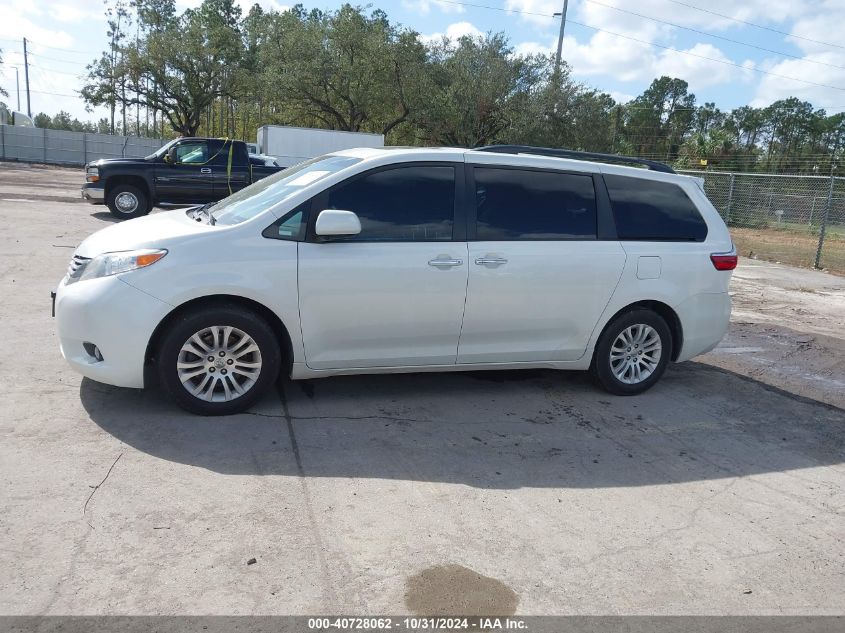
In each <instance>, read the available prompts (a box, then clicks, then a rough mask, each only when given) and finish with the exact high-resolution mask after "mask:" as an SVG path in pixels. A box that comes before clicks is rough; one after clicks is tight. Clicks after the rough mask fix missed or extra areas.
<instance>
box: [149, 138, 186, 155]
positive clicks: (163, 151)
mask: <svg viewBox="0 0 845 633" xmlns="http://www.w3.org/2000/svg"><path fill="white" fill-rule="evenodd" d="M178 140H179V139H178V138H175V139H173V140H172V141H170V142H169V143H165V144H164V145H162V146H161V147H159V148H158V149H157V150H156V151H154V152H153V153H152V154H150V155H149V156H144V160H152V159H153V158H161V157H162V156H164V155H165V154H166V153H167V150H169V149H170V146H171V145H173V144H174V143H175V142H176V141H178Z"/></svg>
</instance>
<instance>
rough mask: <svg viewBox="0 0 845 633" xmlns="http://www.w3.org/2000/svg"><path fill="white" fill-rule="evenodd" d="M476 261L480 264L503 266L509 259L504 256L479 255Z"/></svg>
mask: <svg viewBox="0 0 845 633" xmlns="http://www.w3.org/2000/svg"><path fill="white" fill-rule="evenodd" d="M475 263H476V264H477V265H478V266H486V265H490V266H501V265H502V264H507V263H508V260H506V259H505V258H504V257H478V258H476V260H475Z"/></svg>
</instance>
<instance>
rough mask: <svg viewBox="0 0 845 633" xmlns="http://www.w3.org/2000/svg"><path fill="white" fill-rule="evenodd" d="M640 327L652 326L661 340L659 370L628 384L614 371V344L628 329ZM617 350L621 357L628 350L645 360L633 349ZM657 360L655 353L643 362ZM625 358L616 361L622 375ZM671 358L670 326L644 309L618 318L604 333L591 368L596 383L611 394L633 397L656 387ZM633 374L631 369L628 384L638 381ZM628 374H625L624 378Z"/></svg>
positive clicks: (657, 365) (632, 347) (646, 355)
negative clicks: (612, 355) (612, 357)
mask: <svg viewBox="0 0 845 633" xmlns="http://www.w3.org/2000/svg"><path fill="white" fill-rule="evenodd" d="M637 325H646V326H649V327H650V328H652V329H653V330H654V331H655V332H656V334H657V336H658V337H659V339H660V357H659V359H657V362H656V366H654V367H653V369H652V371H651V374H650V375H649V376H648V377H647V378H644V379H642V380H641V381H639V382H634V383H628V382H625V381H623V380H621V379H620V378H618V377H617V375H616V373H615V372H614V367H613V366H612V364H611V349H612V348H613V344H614V342H615V341H616V339H617V338H618V337H619V336H620V335H621V334H622V332H624V331H626V330H627V329H628V328H629V327H632V326H637ZM649 347H650V346H649ZM617 349H618V350H619V353H621V354H623V355H627V354H628V349H630V350H631V352H632V353H634V352H636V353H637V354H638V355H639V356H640V358H642V357H643V354H642V352H641V351H639V350H638V349H637V348H635V347H634V346H633V345H632V346H631V347H630V348H624V347H622V348H617ZM654 356H655V354H654V352H653V351H652V352H651V354H649V352H646V353H645V358H644V359H643V361H644V362H647V361H648V360H649V358H652V359H653V358H654ZM625 358H627V356H622V358H620V359H619V360H617V363H619V364H618V365H617V369H618V370H619V371H622V368H623V367H624V365H625V363H626V361H625V360H624V359H625ZM633 358H636V357H633ZM671 358H672V333H671V331H670V330H669V326H668V325H667V324H666V321H665V320H664V319H663V317H662V316H660V315H659V314H657V313H656V312H652V311H651V310H648V309H644V308H638V309H635V310H631V311H630V312H626V313H624V314H621V315H619V316H618V317H616V318H615V319H614V320H613V321H612V322H611V323H609V324H608V326H607V327H606V328H605V329H604V332H602V335H601V337H600V338H599V342H598V344H597V345H596V350H595V352H594V353H593V363H592V365H591V367H590V371H591V372H592V374H593V377H594V378H595V380H596V382H598V384H599V385H600V386H601V387H603V388H604V389H605V390H607V391H609V392H610V393H612V394H616V395H619V396H633V395H636V394H638V393H642V392H644V391H646V390H648V389H650V388H651V387H653V386H654V384H655V383H656V382H657V381H658V380H660V377H661V376H662V375H663V372H664V371H666V365H667V364H668V363H669V359H671ZM635 365H638V366H639V367H645V364H644V363H635ZM633 371H634V368H633V367H632V369H631V370H629V371H628V372H626V374H627V373H630V375H628V379H629V380H635V376H634V375H633ZM626 374H623V376H624V375H626Z"/></svg>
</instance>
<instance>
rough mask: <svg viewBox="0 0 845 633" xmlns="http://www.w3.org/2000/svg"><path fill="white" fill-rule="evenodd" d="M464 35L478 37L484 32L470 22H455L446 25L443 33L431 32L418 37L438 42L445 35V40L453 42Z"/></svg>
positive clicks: (429, 41) (424, 40)
mask: <svg viewBox="0 0 845 633" xmlns="http://www.w3.org/2000/svg"><path fill="white" fill-rule="evenodd" d="M465 35H469V36H470V37H480V36H483V35H484V33H483V32H482V31H481V29H479V28H478V27H477V26H475V25H474V24H472V23H471V22H455V23H454V24H450V25H449V26H447V27H446V32H445V33H432V34H431V35H421V36H420V39H421V40H422V41H423V42H426V43H431V42H439V41H440V40H442V39H443V38H444V37H445V38H446V39H447V40H450V41H452V42H454V41H455V40H458V39H460V38H462V37H463V36H465Z"/></svg>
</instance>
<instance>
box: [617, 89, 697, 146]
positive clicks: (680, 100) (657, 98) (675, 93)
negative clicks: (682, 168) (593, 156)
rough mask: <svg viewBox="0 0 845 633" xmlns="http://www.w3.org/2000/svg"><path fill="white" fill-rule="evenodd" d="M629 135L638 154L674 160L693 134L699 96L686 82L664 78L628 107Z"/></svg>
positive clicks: (626, 128)
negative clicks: (684, 142)
mask: <svg viewBox="0 0 845 633" xmlns="http://www.w3.org/2000/svg"><path fill="white" fill-rule="evenodd" d="M626 113H627V116H626V119H627V120H626V123H625V135H626V137H627V139H628V141H629V142H630V144H631V146H632V147H633V148H634V151H635V152H636V153H637V154H638V155H641V156H642V155H644V156H647V157H649V158H665V159H667V160H673V159H674V158H676V157H677V155H678V151H679V149H680V147H681V145H682V143H683V141H684V137H685V136H686V134H687V133H688V132H689V129H690V126H691V124H692V121H693V117H694V114H695V95H694V94H689V92H688V85H687V82H686V81H684V80H683V79H677V78H671V77H665V76H664V77H660V78H659V79H655V80H654V81H652V82H651V85H650V86H649V87H648V88H647V89H646V90H645V92H643V94H641V95H640V96H639V97H637V98H636V99H634V100H633V101H632V102H631V103H630V104H628V106H627V107H626Z"/></svg>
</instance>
